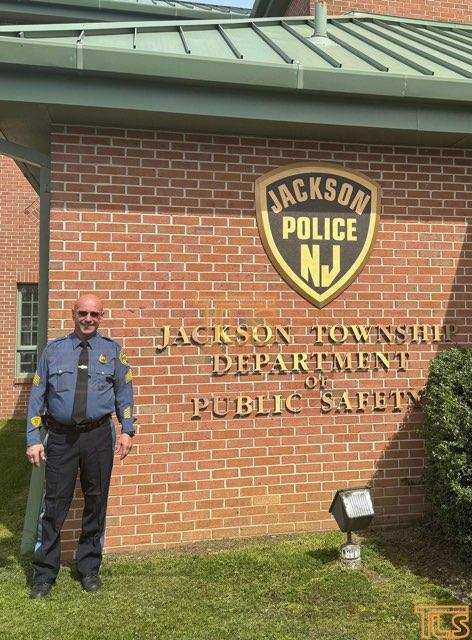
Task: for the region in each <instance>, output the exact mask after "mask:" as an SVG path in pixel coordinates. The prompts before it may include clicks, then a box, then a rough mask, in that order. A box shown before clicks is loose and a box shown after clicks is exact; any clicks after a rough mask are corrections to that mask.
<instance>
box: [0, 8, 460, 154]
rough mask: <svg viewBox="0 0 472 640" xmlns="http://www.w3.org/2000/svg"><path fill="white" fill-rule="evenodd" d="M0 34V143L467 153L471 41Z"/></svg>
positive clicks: (307, 34)
mask: <svg viewBox="0 0 472 640" xmlns="http://www.w3.org/2000/svg"><path fill="white" fill-rule="evenodd" d="M312 34H313V20H312V19H311V18H310V17H297V18H259V19H244V20H243V19H237V20H212V21H201V20H194V21H188V22H185V21H182V20H180V21H167V22H163V21H160V22H155V21H151V22H147V21H139V22H137V21H133V22H131V23H130V22H121V23H107V24H103V23H95V24H90V23H79V24H69V25H68V24H60V25H54V24H52V25H22V26H20V25H15V26H2V27H0V86H1V87H2V94H1V98H0V131H3V132H4V133H5V136H6V137H7V138H8V140H10V141H12V142H17V143H18V144H22V145H24V146H30V147H34V148H36V149H38V150H41V151H42V152H45V153H47V148H48V144H49V128H50V125H51V123H71V124H72V123H84V122H85V123H87V124H96V125H105V126H118V127H130V126H131V127H134V128H142V129H156V128H157V129H172V130H187V131H199V132H203V131H208V132H213V133H230V134H236V133H243V134H249V135H259V136H261V135H267V136H273V137H279V138H280V137H298V138H300V137H301V138H311V139H317V140H331V141H333V140H342V141H344V142H347V141H352V142H364V143H376V142H377V143H378V142H380V143H385V144H387V143H396V144H415V145H417V144H420V145H421V144H426V145H428V146H430V145H434V146H459V147H471V146H472V110H471V102H472V80H471V78H472V55H471V54H472V28H471V26H467V25H457V24H453V23H439V22H437V23H434V22H428V21H417V20H409V19H403V18H391V17H383V16H372V15H369V16H363V15H362V16H359V15H349V16H340V17H333V18H330V19H329V23H328V39H327V40H326V41H325V40H321V41H320V40H317V39H313V38H312Z"/></svg>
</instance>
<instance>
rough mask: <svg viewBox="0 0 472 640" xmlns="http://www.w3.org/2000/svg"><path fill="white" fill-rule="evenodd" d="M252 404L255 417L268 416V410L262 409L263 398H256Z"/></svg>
mask: <svg viewBox="0 0 472 640" xmlns="http://www.w3.org/2000/svg"><path fill="white" fill-rule="evenodd" d="M254 404H255V407H256V416H268V415H269V414H270V409H264V396H256V399H255V401H254Z"/></svg>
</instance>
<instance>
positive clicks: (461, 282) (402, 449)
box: [366, 223, 472, 603]
mask: <svg viewBox="0 0 472 640" xmlns="http://www.w3.org/2000/svg"><path fill="white" fill-rule="evenodd" d="M471 249H472V225H471V224H470V223H469V224H468V229H467V233H466V235H465V239H464V242H463V245H462V248H461V255H460V258H459V260H458V262H457V269H456V272H455V275H454V282H453V286H452V288H451V293H450V296H449V300H448V302H447V309H446V310H445V314H444V324H452V325H455V326H456V327H457V328H458V332H457V334H456V337H455V341H454V342H455V344H459V345H463V346H469V347H470V343H471V342H472V332H471V324H472V295H471V293H472V259H471V257H470V256H471ZM451 346H452V343H440V344H439V346H438V351H439V350H444V349H447V348H449V347H451ZM425 382H426V381H425ZM423 420H424V417H423V412H422V410H421V408H418V407H411V408H410V410H409V411H408V412H407V414H406V415H405V418H404V420H403V422H402V424H401V426H400V428H399V429H398V431H397V432H396V433H395V436H394V437H393V438H392V439H391V440H390V442H389V443H388V446H387V447H386V448H385V450H384V452H383V454H382V457H381V459H380V460H379V461H378V464H377V467H376V471H375V474H374V477H373V479H372V487H373V497H374V506H375V511H376V517H375V528H374V529H371V530H369V531H368V532H367V534H366V537H367V539H368V540H369V542H371V543H372V544H374V545H375V546H376V547H377V548H379V549H381V551H382V553H383V554H384V555H385V556H386V557H387V558H389V559H390V561H391V562H393V564H395V565H396V566H407V567H408V568H409V569H411V570H412V571H413V572H414V573H415V574H417V575H421V576H424V577H426V578H428V579H430V580H432V581H434V582H436V583H438V584H440V585H442V586H445V587H446V588H449V589H451V590H452V591H453V593H454V594H455V596H456V597H457V598H459V599H461V600H465V601H469V602H471V603H472V563H470V562H466V561H465V560H463V559H461V558H459V556H458V555H457V553H456V552H455V551H454V549H453V548H452V547H451V545H450V544H449V542H448V541H447V540H444V538H441V536H440V534H439V533H438V532H437V531H436V530H435V527H434V513H433V512H432V511H431V507H430V505H429V504H428V500H427V495H426V494H425V490H424V485H423V472H424V465H425V450H424V443H423V440H422V426H423ZM399 487H400V488H399ZM470 524H471V527H472V522H471V523H470ZM388 525H393V526H388Z"/></svg>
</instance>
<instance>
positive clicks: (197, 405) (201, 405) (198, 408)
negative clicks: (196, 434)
mask: <svg viewBox="0 0 472 640" xmlns="http://www.w3.org/2000/svg"><path fill="white" fill-rule="evenodd" d="M192 404H193V414H192V419H195V418H196V419H197V420H200V418H201V417H202V411H204V410H205V409H207V408H208V405H209V404H210V401H209V400H207V398H192Z"/></svg>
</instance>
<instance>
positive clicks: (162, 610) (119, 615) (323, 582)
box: [0, 422, 466, 640]
mask: <svg viewBox="0 0 472 640" xmlns="http://www.w3.org/2000/svg"><path fill="white" fill-rule="evenodd" d="M0 445H1V449H0V451H1V461H2V469H1V471H2V472H1V474H0V495H1V496H2V497H1V502H0V638H1V639H2V640H3V639H5V640H17V639H18V640H19V639H20V638H21V639H23V638H24V639H25V640H26V639H27V638H28V640H29V639H30V638H37V639H39V640H62V639H66V640H95V639H97V640H98V639H110V640H131V639H133V640H134V639H136V640H157V639H159V640H184V639H185V640H220V639H221V640H243V639H244V640H302V639H303V640H305V639H313V640H325V639H326V640H406V639H408V640H418V638H419V631H418V629H419V625H418V619H417V617H416V616H415V615H414V613H413V605H414V604H415V603H418V602H431V603H438V602H455V601H457V598H456V597H455V595H454V594H453V592H452V591H451V590H449V589H447V588H445V586H444V585H445V584H446V582H447V581H446V582H445V580H436V579H435V577H434V576H432V577H431V576H430V577H426V576H427V575H429V574H428V571H426V570H423V569H424V567H415V565H414V559H413V558H410V557H409V556H408V549H407V548H406V547H405V544H406V543H405V541H403V542H402V543H401V544H398V543H397V542H396V541H395V540H393V541H392V539H390V540H389V541H388V540H386V539H385V538H382V537H380V535H379V534H375V535H373V536H371V537H368V538H366V540H365V541H364V544H363V558H364V566H363V569H362V570H360V571H358V572H351V571H349V570H347V569H344V568H342V567H341V566H339V564H338V562H337V549H338V546H339V544H340V543H341V541H342V538H341V536H340V535H339V534H337V533H326V534H311V535H303V536H296V537H295V536H292V537H285V538H283V539H282V538H279V539H274V538H270V539H265V540H255V541H246V542H235V543H220V544H219V545H217V546H215V545H211V544H206V545H197V546H194V547H193V548H186V549H182V550H178V551H171V552H170V551H169V552H161V553H155V554H153V555H147V556H141V557H119V556H116V557H110V556H108V557H106V558H105V560H104V563H103V565H102V577H103V581H104V588H103V590H102V591H101V592H99V593H97V594H87V593H84V592H83V591H82V590H81V588H80V584H79V583H78V582H77V581H76V580H75V579H74V578H73V576H72V575H71V571H70V569H69V568H67V567H65V568H63V569H62V570H61V573H60V576H59V579H58V583H57V585H56V587H55V588H54V591H53V595H52V597H51V598H50V599H49V600H46V601H31V600H29V598H28V593H29V589H28V587H27V584H26V574H27V573H28V563H27V562H25V561H24V560H22V559H21V558H20V556H19V553H18V549H19V542H20V534H21V528H22V518H23V513H24V506H25V501H26V495H27V487H28V481H29V469H28V463H27V461H26V459H23V457H24V438H23V427H22V425H21V424H20V423H13V422H9V423H7V424H3V426H0ZM417 539H418V538H417ZM218 547H219V548H218ZM415 555H416V556H418V554H415ZM443 577H444V576H443ZM465 579H466V578H465ZM440 583H442V585H443V586H441V584H440ZM455 593H456V594H457V591H456V592H455Z"/></svg>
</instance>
